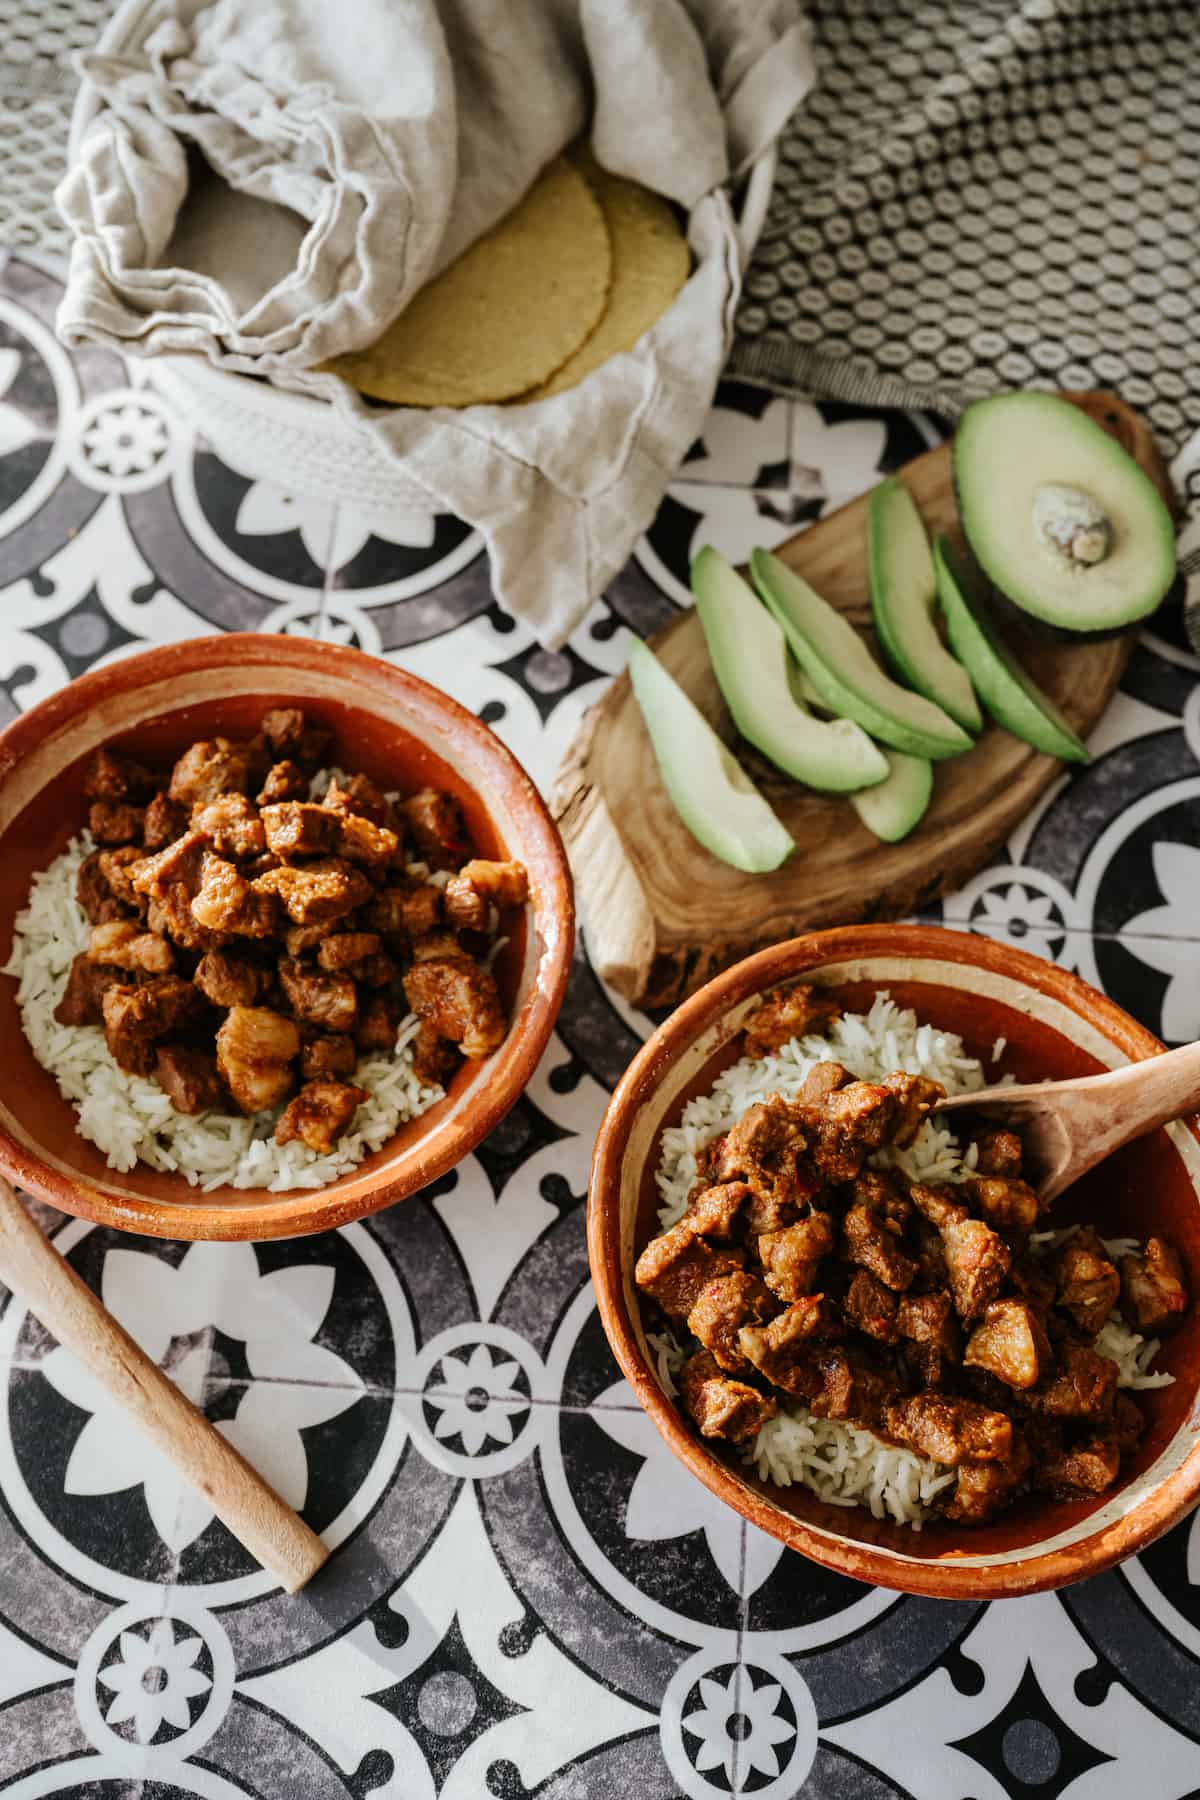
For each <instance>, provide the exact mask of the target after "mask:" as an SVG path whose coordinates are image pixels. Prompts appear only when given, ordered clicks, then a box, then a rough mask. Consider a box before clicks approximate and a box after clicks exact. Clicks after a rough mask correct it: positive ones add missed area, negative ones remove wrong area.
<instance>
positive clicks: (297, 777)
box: [255, 757, 308, 806]
mask: <svg viewBox="0 0 1200 1800" xmlns="http://www.w3.org/2000/svg"><path fill="white" fill-rule="evenodd" d="M255 799H256V800H257V802H258V804H259V806H278V805H279V804H280V802H281V801H284V800H307V799H308V776H307V775H306V774H305V773H304V770H303V769H302V768H301V767H300V764H299V763H297V762H291V761H289V760H288V758H287V757H285V758H284V759H283V761H282V762H277V763H272V764H271V767H270V768H269V769H268V770H267V775H266V779H265V781H264V782H263V784H262V786H261V787H260V788H259V790H258V793H257V794H256V795H255Z"/></svg>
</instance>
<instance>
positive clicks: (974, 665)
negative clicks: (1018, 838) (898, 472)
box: [933, 537, 1090, 763]
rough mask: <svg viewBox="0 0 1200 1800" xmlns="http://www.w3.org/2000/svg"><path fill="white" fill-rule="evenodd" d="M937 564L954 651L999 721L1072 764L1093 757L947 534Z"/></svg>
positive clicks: (938, 545) (936, 548)
mask: <svg viewBox="0 0 1200 1800" xmlns="http://www.w3.org/2000/svg"><path fill="white" fill-rule="evenodd" d="M933 566H934V568H935V569H936V571H937V584H938V597H939V599H940V600H941V603H942V611H943V612H944V613H945V615H946V629H947V631H948V632H949V634H950V642H951V643H952V644H953V646H954V653H955V655H956V656H957V657H959V658H960V659H961V661H962V662H963V663H965V665H966V667H967V668H968V669H969V670H970V671H971V676H972V679H973V680H974V683H975V686H976V687H977V688H978V690H979V695H980V698H981V699H982V701H983V704H984V705H985V706H986V707H987V709H988V711H989V712H990V713H991V715H992V717H993V719H995V720H996V723H997V724H998V725H1003V726H1004V728H1005V730H1006V731H1011V732H1012V734H1013V736H1014V737H1019V738H1021V739H1022V740H1023V741H1024V742H1025V743H1027V744H1032V745H1033V747H1034V749H1035V750H1044V751H1045V753H1046V755H1047V756H1061V757H1062V758H1064V760H1065V761H1067V762H1077V763H1085V762H1088V761H1090V757H1089V755H1088V751H1087V746H1086V745H1085V744H1084V743H1082V742H1081V741H1080V739H1079V738H1078V737H1077V736H1076V735H1075V733H1074V732H1073V731H1072V730H1071V727H1070V726H1069V725H1068V723H1067V721H1066V719H1065V718H1064V717H1063V715H1062V713H1061V712H1060V711H1059V709H1058V707H1057V706H1055V704H1054V702H1053V700H1051V699H1050V698H1049V696H1048V695H1046V694H1043V692H1042V690H1041V689H1040V688H1039V687H1038V685H1037V683H1036V682H1035V681H1033V680H1032V679H1031V678H1030V676H1028V675H1027V674H1026V673H1025V671H1024V669H1023V668H1022V667H1021V665H1020V663H1019V662H1018V661H1017V659H1016V657H1015V656H1014V655H1013V653H1012V651H1011V650H1010V649H1009V648H1008V645H1007V644H1006V643H1004V642H1003V640H1002V639H1001V638H999V637H997V635H996V633H995V630H994V629H993V627H992V624H991V621H990V620H989V618H988V616H987V613H986V611H985V609H984V604H983V601H982V600H981V599H980V597H979V595H978V594H976V593H972V592H971V585H970V572H969V570H968V569H967V567H966V565H965V563H964V560H963V559H962V558H961V557H960V556H959V555H957V553H956V552H955V549H954V546H953V545H952V544H950V543H949V542H948V541H947V540H946V539H945V538H944V537H939V538H936V539H935V540H934V545H933Z"/></svg>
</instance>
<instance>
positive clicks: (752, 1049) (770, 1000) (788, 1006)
mask: <svg viewBox="0 0 1200 1800" xmlns="http://www.w3.org/2000/svg"><path fill="white" fill-rule="evenodd" d="M841 1015H842V1007H841V1002H840V1001H839V1000H837V999H836V998H835V996H834V995H833V994H830V993H827V992H826V991H825V990H823V989H821V988H817V987H812V986H810V985H809V984H808V983H806V982H803V981H797V982H793V984H792V986H791V987H786V988H777V989H776V990H775V992H774V993H773V994H770V995H768V997H767V998H766V999H765V1000H764V1001H763V1003H762V1005H761V1006H758V1007H756V1008H755V1010H754V1011H753V1012H752V1013H751V1014H750V1017H749V1018H748V1019H747V1020H746V1024H745V1039H744V1046H743V1055H745V1056H771V1055H773V1054H774V1052H775V1051H776V1050H781V1049H782V1048H783V1046H784V1044H787V1043H790V1041H791V1039H792V1038H798V1037H806V1036H807V1035H808V1034H809V1033H810V1032H818V1033H820V1032H825V1031H827V1030H828V1029H829V1027H830V1025H832V1024H833V1021H834V1020H835V1019H839V1018H840V1017H841Z"/></svg>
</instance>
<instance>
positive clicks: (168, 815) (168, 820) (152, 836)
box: [142, 793, 188, 850]
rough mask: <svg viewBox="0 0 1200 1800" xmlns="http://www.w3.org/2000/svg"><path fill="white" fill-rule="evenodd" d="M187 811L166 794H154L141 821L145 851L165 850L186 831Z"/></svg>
mask: <svg viewBox="0 0 1200 1800" xmlns="http://www.w3.org/2000/svg"><path fill="white" fill-rule="evenodd" d="M187 824H188V809H187V807H186V806H181V805H180V804H179V802H178V801H176V800H172V799H170V798H169V797H168V796H167V795H166V794H163V793H159V794H155V796H154V798H153V799H152V800H151V801H150V803H149V805H148V806H147V808H146V815H145V817H144V819H143V820H142V845H143V847H144V848H145V849H146V850H165V849H166V847H167V845H168V844H173V843H174V842H175V839H176V838H177V837H182V835H183V833H184V832H185V831H186V830H187Z"/></svg>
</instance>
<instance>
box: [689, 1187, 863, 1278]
mask: <svg viewBox="0 0 1200 1800" xmlns="http://www.w3.org/2000/svg"><path fill="white" fill-rule="evenodd" d="M710 1191H712V1192H716V1191H717V1190H715V1189H713V1190H710ZM832 1249H833V1222H832V1220H831V1219H830V1217H829V1214H828V1213H824V1212H815V1213H810V1214H809V1216H808V1217H807V1218H806V1219H799V1220H797V1222H796V1224H795V1225H785V1226H784V1227H783V1229H782V1231H766V1232H763V1233H762V1234H761V1235H760V1237H759V1239H758V1257H759V1261H760V1262H761V1263H762V1266H763V1279H764V1281H765V1282H766V1284H767V1286H768V1287H769V1288H772V1289H773V1290H774V1291H775V1293H777V1294H778V1295H779V1297H780V1299H781V1300H799V1299H800V1298H801V1297H802V1296H803V1295H805V1294H811V1293H812V1291H813V1289H814V1288H815V1287H816V1286H817V1282H818V1278H819V1276H818V1272H819V1270H820V1266H821V1260H822V1258H823V1257H826V1256H828V1255H829V1254H830V1252H831V1251H832Z"/></svg>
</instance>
